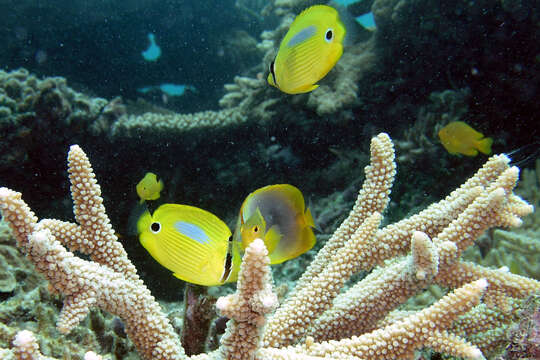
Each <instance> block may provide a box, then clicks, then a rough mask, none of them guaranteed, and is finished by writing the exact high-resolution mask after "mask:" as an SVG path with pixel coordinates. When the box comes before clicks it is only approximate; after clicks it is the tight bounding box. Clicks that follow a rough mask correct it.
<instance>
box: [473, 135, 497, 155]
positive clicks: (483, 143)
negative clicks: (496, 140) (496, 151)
mask: <svg viewBox="0 0 540 360" xmlns="http://www.w3.org/2000/svg"><path fill="white" fill-rule="evenodd" d="M492 144H493V139H492V138H485V139H481V140H478V141H477V142H476V148H477V149H478V150H479V151H480V152H481V153H483V154H486V155H490V154H491V145H492Z"/></svg>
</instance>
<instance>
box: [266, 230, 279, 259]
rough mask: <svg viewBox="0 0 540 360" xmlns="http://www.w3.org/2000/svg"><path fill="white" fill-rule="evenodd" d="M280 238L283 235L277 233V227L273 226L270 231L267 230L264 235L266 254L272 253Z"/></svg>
mask: <svg viewBox="0 0 540 360" xmlns="http://www.w3.org/2000/svg"><path fill="white" fill-rule="evenodd" d="M282 237H283V234H281V231H279V227H278V226H277V225H273V226H272V227H271V228H270V229H268V231H267V232H266V234H265V235H264V245H266V249H267V250H268V254H271V253H272V252H274V250H275V249H276V247H277V245H278V244H279V241H280V240H281V238H282Z"/></svg>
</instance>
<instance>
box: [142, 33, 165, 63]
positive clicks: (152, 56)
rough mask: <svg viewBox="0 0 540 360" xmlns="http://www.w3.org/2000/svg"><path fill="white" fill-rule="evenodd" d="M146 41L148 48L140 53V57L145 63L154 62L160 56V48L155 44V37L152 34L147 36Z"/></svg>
mask: <svg viewBox="0 0 540 360" xmlns="http://www.w3.org/2000/svg"><path fill="white" fill-rule="evenodd" d="M148 41H149V45H148V48H147V49H146V50H145V51H142V52H141V55H142V57H143V58H144V60H146V61H156V60H157V59H159V58H160V56H161V48H160V47H159V46H158V44H156V36H155V35H154V34H152V33H149V34H148Z"/></svg>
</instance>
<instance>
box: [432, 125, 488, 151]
mask: <svg viewBox="0 0 540 360" xmlns="http://www.w3.org/2000/svg"><path fill="white" fill-rule="evenodd" d="M439 139H440V140H441V143H442V145H443V146H444V148H445V149H446V150H447V151H448V152H449V153H450V154H453V155H457V154H463V155H467V156H476V155H478V151H480V152H481V153H484V154H486V155H489V154H491V144H492V143H493V139H492V138H485V137H484V134H482V133H480V132H478V131H476V130H474V129H473V128H472V127H470V126H469V125H467V124H466V123H464V122H463V121H453V122H451V123H449V124H448V125H446V126H445V127H443V128H442V129H441V130H439Z"/></svg>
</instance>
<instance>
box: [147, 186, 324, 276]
mask: <svg viewBox="0 0 540 360" xmlns="http://www.w3.org/2000/svg"><path fill="white" fill-rule="evenodd" d="M238 221H239V224H238V226H237V229H236V234H235V236H234V237H233V236H232V233H231V231H230V229H229V228H228V227H227V225H226V224H225V223H224V222H223V221H221V220H220V219H219V218H218V217H217V216H215V215H214V214H212V213H210V212H208V211H206V210H203V209H199V208H197V207H193V206H189V205H180V204H164V205H161V206H160V207H159V208H158V209H157V210H156V211H155V212H154V213H153V214H150V212H149V211H148V210H147V211H146V212H145V213H144V214H143V215H142V216H141V217H140V218H139V221H138V222H137V231H138V233H139V241H140V242H141V244H142V246H143V247H144V248H145V249H146V250H147V251H148V252H149V253H150V255H151V256H152V257H153V258H154V259H155V260H156V261H157V262H158V263H160V264H161V265H162V266H163V267H165V268H167V269H169V270H170V271H172V272H173V275H174V276H176V277H177V278H179V279H181V280H184V281H188V282H190V283H193V284H199V285H204V286H214V285H222V284H224V283H227V282H233V281H236V280H237V279H238V272H239V270H240V263H241V261H242V253H243V251H244V250H245V248H246V247H247V246H248V245H249V243H250V242H251V241H253V240H254V239H256V238H261V239H263V240H264V242H265V244H267V247H268V250H269V256H270V262H271V263H272V264H278V263H282V262H283V261H285V260H288V259H292V258H294V257H296V256H299V255H301V254H303V253H304V252H306V251H308V250H309V249H311V248H312V247H313V245H314V244H315V235H314V234H313V230H312V229H311V228H312V227H313V226H314V225H313V218H312V217H311V213H310V211H309V210H305V206H304V198H303V196H302V193H301V192H300V190H298V189H297V188H295V187H294V186H291V185H271V186H266V187H264V188H261V189H259V190H256V191H254V192H253V193H251V194H250V195H249V196H248V197H247V198H246V200H245V201H244V204H243V205H242V209H241V211H240V219H239V220H238Z"/></svg>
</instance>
